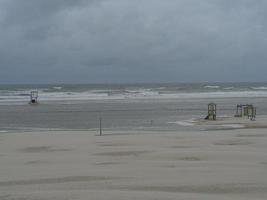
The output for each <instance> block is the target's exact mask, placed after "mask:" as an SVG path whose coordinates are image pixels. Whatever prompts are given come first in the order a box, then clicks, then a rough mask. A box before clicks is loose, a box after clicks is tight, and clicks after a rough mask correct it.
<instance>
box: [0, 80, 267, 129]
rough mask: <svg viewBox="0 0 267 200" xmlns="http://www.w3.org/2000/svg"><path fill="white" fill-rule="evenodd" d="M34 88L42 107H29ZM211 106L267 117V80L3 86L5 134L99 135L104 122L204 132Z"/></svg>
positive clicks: (1, 125)
mask: <svg viewBox="0 0 267 200" xmlns="http://www.w3.org/2000/svg"><path fill="white" fill-rule="evenodd" d="M33 90H34V91H38V93H39V96H38V104H35V105H30V104H29V100H30V92H31V91H33ZM210 102H214V103H216V104H217V116H218V117H231V116H234V115H235V112H236V105H237V104H253V105H254V106H255V107H256V108H257V117H258V116H260V115H267V82H266V83H264V82H262V83H173V84H80V85H77V84H76V85H74V84H49V85H0V133H5V132H18V131H36V130H38V131H40V130H41V131H42V130H95V131H96V133H97V130H98V128H99V119H100V118H101V119H102V125H103V130H104V131H106V130H115V131H116V130H149V131H151V130H152V131H166V130H167V131H169V130H172V131H173V130H175V131H176V130H186V131H187V130H188V131H191V130H200V131H201V130H202V129H203V128H206V127H203V126H197V125H194V124H193V123H192V121H194V120H195V119H204V118H205V117H206V116H207V105H208V104H209V103H210ZM233 127H237V125H233ZM207 128H210V127H207ZM220 128H221V127H220ZM227 128H229V127H227ZM137 133H138V131H137Z"/></svg>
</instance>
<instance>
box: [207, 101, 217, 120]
mask: <svg viewBox="0 0 267 200" xmlns="http://www.w3.org/2000/svg"><path fill="white" fill-rule="evenodd" d="M216 115H217V105H216V104H215V103H209V104H208V115H207V117H205V120H216Z"/></svg>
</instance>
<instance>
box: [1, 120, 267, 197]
mask: <svg viewBox="0 0 267 200" xmlns="http://www.w3.org/2000/svg"><path fill="white" fill-rule="evenodd" d="M262 119H263V118H262ZM0 162H1V164H0V199H1V200H11V199H12V200H22V199H23V200H24V199H27V200H36V199H38V200H39V199H40V200H48V199H56V200H63V199H64V200H65V199H101V200H102V199H103V200H104V199H114V200H120V199H121V200H124V199H151V200H152V199H153V200H154V199H188V200H190V199H197V200H199V199H200V200H201V199H203V200H207V199H210V200H213V199H216V200H221V199H222V200H233V199H236V200H239V199H240V200H241V199H253V200H260V199H262V200H265V199H267V131H266V129H264V128H257V129H252V128H250V129H236V130H209V131H164V132H160V131H157V132H155V131H142V130H133V131H124V130H118V131H115V130H112V131H107V130H105V131H104V135H103V136H98V132H97V131H41V132H38V131H34V132H17V133H16V132H14V133H2V134H0Z"/></svg>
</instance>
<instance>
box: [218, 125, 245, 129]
mask: <svg viewBox="0 0 267 200" xmlns="http://www.w3.org/2000/svg"><path fill="white" fill-rule="evenodd" d="M221 126H223V127H229V128H245V126H244V125H242V124H223V125H221Z"/></svg>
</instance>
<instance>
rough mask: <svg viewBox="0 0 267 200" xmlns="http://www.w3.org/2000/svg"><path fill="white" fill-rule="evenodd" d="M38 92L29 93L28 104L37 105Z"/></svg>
mask: <svg viewBox="0 0 267 200" xmlns="http://www.w3.org/2000/svg"><path fill="white" fill-rule="evenodd" d="M37 99H38V91H31V94H30V102H29V104H37V103H38V101H37Z"/></svg>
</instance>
